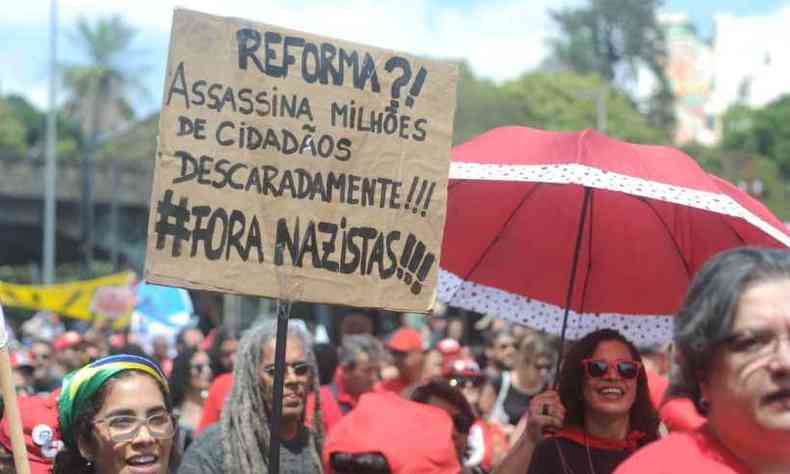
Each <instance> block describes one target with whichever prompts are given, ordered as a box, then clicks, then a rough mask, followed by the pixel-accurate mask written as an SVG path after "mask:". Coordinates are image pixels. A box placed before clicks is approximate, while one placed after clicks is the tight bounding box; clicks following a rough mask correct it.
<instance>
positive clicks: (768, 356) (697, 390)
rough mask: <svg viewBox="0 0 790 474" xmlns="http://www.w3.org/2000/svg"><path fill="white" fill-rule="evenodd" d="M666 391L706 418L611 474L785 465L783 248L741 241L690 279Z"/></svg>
mask: <svg viewBox="0 0 790 474" xmlns="http://www.w3.org/2000/svg"><path fill="white" fill-rule="evenodd" d="M675 345H676V347H677V350H678V352H679V353H680V356H681V357H680V359H679V360H680V367H679V368H680V370H679V371H678V372H677V373H676V374H673V377H672V381H671V383H670V388H669V392H668V396H669V397H673V396H674V397H687V398H689V399H691V400H692V401H693V402H694V405H695V406H696V408H697V411H698V412H699V413H700V414H701V415H703V416H705V418H706V422H705V423H704V424H703V425H702V426H701V427H698V428H696V429H695V430H693V431H688V432H673V433H671V434H670V435H669V436H667V437H666V438H664V439H662V440H661V441H659V442H658V443H655V444H653V445H652V446H648V447H647V448H645V449H644V450H642V451H640V452H639V453H637V454H636V455H635V456H634V457H633V458H631V459H629V460H628V461H626V462H625V463H624V464H623V465H622V466H621V467H620V468H619V469H618V470H617V472H618V473H623V474H630V473H640V474H641V473H646V474H652V473H664V472H691V473H694V474H702V473H705V474H707V473H717V474H718V473H722V474H725V473H726V474H730V473H744V474H745V473H753V474H760V473H780V472H782V473H786V472H790V252H789V251H787V250H774V249H757V248H740V249H736V250H731V251H728V252H725V253H722V254H720V255H719V256H717V257H715V258H714V259H713V260H711V261H709V262H708V263H706V264H705V267H703V269H702V270H701V271H700V272H699V273H698V274H697V275H696V276H695V277H694V280H693V281H692V283H691V286H690V288H689V291H688V294H687V295H686V300H685V301H684V303H683V305H682V306H681V309H680V312H679V313H678V315H677V317H676V318H675Z"/></svg>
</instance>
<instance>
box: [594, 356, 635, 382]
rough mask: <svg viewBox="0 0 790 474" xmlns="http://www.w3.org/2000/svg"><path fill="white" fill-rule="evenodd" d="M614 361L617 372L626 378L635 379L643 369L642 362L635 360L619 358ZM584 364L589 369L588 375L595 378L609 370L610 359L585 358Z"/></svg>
mask: <svg viewBox="0 0 790 474" xmlns="http://www.w3.org/2000/svg"><path fill="white" fill-rule="evenodd" d="M613 363H614V366H615V368H616V369H617V373H618V374H620V377H622V378H624V379H635V378H636V377H637V376H638V375H639V371H640V370H642V363H641V362H638V361H635V360H629V359H617V360H615V361H614V362H613ZM582 366H583V367H584V368H585V370H587V375H589V376H590V377H593V378H599V377H603V376H604V375H606V374H607V373H608V372H609V361H607V360H605V359H584V360H582Z"/></svg>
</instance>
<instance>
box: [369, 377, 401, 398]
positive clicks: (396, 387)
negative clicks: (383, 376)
mask: <svg viewBox="0 0 790 474" xmlns="http://www.w3.org/2000/svg"><path fill="white" fill-rule="evenodd" d="M409 387H410V385H409V384H408V383H407V382H406V381H404V380H403V379H401V378H400V377H398V378H394V379H389V380H382V381H381V382H378V383H377V384H376V386H375V387H374V389H373V391H374V392H392V393H394V394H395V395H398V396H401V397H402V396H403V395H404V393H403V392H405V391H406V389H407V388H409Z"/></svg>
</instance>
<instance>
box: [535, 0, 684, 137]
mask: <svg viewBox="0 0 790 474" xmlns="http://www.w3.org/2000/svg"><path fill="white" fill-rule="evenodd" d="M660 6H661V1H660V0H639V1H635V0H590V1H589V4H587V5H585V6H580V7H565V8H562V9H560V10H554V11H552V12H551V16H552V18H553V19H554V20H555V22H556V23H557V25H558V26H559V29H560V35H559V36H558V37H557V38H554V39H553V40H551V41H550V45H551V49H552V54H551V56H550V57H551V59H550V61H551V62H552V63H553V64H554V65H555V66H559V67H561V68H565V69H568V70H571V71H574V72H576V73H579V74H592V73H595V74H598V75H600V76H601V77H603V78H604V79H605V80H606V81H608V82H609V83H611V84H619V85H621V86H622V85H624V84H626V83H628V82H629V81H631V83H635V81H636V80H637V78H638V75H639V69H640V67H646V68H647V69H648V70H649V71H650V72H651V73H652V74H653V76H654V77H655V80H656V83H657V88H656V90H655V91H654V93H653V94H652V96H651V97H650V98H649V99H648V100H647V103H646V104H645V105H646V107H647V109H648V117H649V119H650V120H651V122H652V123H653V124H654V125H655V126H658V127H663V128H671V127H673V126H674V113H673V109H672V99H673V95H672V90H671V87H670V84H669V81H668V80H667V78H666V75H665V74H664V64H666V58H667V46H666V39H665V35H664V31H663V29H662V28H661V26H660V25H659V23H658V18H657V11H658V8H659V7H660Z"/></svg>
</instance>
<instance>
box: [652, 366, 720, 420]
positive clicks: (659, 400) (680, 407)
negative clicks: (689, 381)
mask: <svg viewBox="0 0 790 474" xmlns="http://www.w3.org/2000/svg"><path fill="white" fill-rule="evenodd" d="M645 374H646V375H647V386H648V389H649V391H650V400H651V401H652V402H653V406H655V407H656V410H657V411H658V414H659V416H660V417H661V421H663V422H664V425H666V427H667V429H668V430H669V431H691V430H695V429H697V428H699V427H700V426H702V425H703V424H704V423H705V417H703V416H702V415H700V414H699V412H697V409H696V408H695V407H694V403H693V402H692V401H691V400H689V399H688V398H672V399H670V400H667V401H666V402H664V401H663V400H664V394H665V393H666V391H667V388H668V387H669V381H668V380H667V378H666V377H664V376H662V375H659V374H658V373H656V372H654V371H652V370H650V369H649V368H647V367H645Z"/></svg>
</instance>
